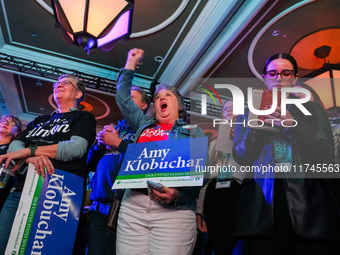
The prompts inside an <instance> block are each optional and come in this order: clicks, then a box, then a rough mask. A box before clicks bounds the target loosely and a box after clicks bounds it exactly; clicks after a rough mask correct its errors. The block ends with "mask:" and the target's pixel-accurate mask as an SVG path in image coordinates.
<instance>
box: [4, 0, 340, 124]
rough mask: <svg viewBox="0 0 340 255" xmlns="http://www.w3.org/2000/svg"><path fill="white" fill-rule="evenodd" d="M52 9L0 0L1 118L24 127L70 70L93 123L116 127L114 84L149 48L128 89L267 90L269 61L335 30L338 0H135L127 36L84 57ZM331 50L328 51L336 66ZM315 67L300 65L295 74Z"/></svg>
mask: <svg viewBox="0 0 340 255" xmlns="http://www.w3.org/2000/svg"><path fill="white" fill-rule="evenodd" d="M49 8H50V1H48V0H45V1H43V0H35V1H34V0H26V1H22V0H1V9H0V25H1V27H0V28H1V32H0V68H1V69H2V71H0V85H1V87H0V89H1V90H0V110H1V114H8V113H11V114H14V115H18V116H21V118H22V119H24V120H27V121H29V120H30V119H32V118H33V117H34V116H36V115H37V114H42V113H48V112H50V111H51V110H53V101H51V99H50V95H51V92H52V90H51V83H52V82H53V81H54V80H55V79H56V78H57V76H58V74H59V73H64V72H73V73H77V74H79V75H80V76H82V77H83V78H84V79H85V80H86V81H88V83H89V85H88V87H89V93H88V94H89V96H88V97H87V98H86V100H85V104H86V105H85V107H86V109H87V110H89V111H92V112H93V113H94V114H95V115H96V117H97V121H98V125H99V126H102V125H104V124H105V123H108V122H112V121H113V122H115V121H116V120H117V119H119V118H120V117H121V114H120V113H119V111H118V109H117V107H116V105H115V103H114V91H115V80H116V77H117V74H118V72H119V69H120V68H121V67H123V66H124V63H125V58H126V54H127V52H128V50H129V49H130V48H133V47H138V48H142V49H144V51H145V57H144V60H143V62H144V63H143V65H141V66H140V67H139V68H138V69H137V71H136V77H135V80H134V83H135V85H138V86H141V87H143V88H145V89H147V90H148V89H149V87H150V84H151V82H152V81H153V80H156V81H159V82H162V83H166V84H170V85H175V86H177V87H178V88H179V90H180V92H181V93H182V94H183V95H185V96H186V97H187V98H189V97H191V98H192V97H194V98H195V97H197V96H198V95H197V93H191V94H190V92H191V91H192V89H191V85H192V83H193V82H192V81H193V80H194V79H197V78H200V77H205V78H237V79H238V81H235V82H236V83H238V84H239V85H240V87H241V89H243V90H245V88H246V87H247V86H253V87H263V84H262V82H261V81H260V80H259V78H260V73H261V69H262V66H263V64H264V62H265V60H266V59H267V58H268V57H269V56H271V55H272V54H275V53H278V52H291V50H292V49H293V47H294V46H295V45H297V44H299V43H300V40H301V39H302V38H304V37H306V36H308V35H310V34H313V33H315V32H317V31H320V30H323V29H328V28H340V19H339V13H340V2H339V1H338V0H320V1H297V0H291V1H289V0H287V1H285V0H276V1H275V0H272V1H269V0H268V1H265V0H258V1H254V0H248V1H247V0H244V1H237V0H210V1H208V0H143V1H141V0H136V1H135V9H134V16H133V27H132V38H131V39H130V40H129V41H121V42H119V43H118V44H117V45H116V46H115V48H113V49H112V50H111V51H101V50H98V49H97V50H94V51H92V52H91V54H90V55H88V54H86V52H85V51H83V50H82V49H81V48H79V47H77V46H76V45H70V44H67V43H66V42H65V41H64V39H63V36H62V32H61V30H59V29H57V28H55V20H54V17H53V16H52V14H51V13H50V12H49V11H48V10H49ZM318 44H322V41H321V42H318ZM319 46H322V45H319ZM330 46H332V45H330ZM333 47H335V46H334V45H333ZM309 51H310V52H309ZM313 51H314V49H307V48H306V51H305V52H304V53H305V54H306V55H307V56H310V60H309V59H308V61H321V62H320V67H321V66H322V63H323V60H320V59H317V58H316V57H314V56H313ZM337 52H338V51H335V50H333V51H331V55H330V57H329V59H330V60H331V61H332V63H339V62H340V56H339V55H338V53H337ZM295 57H297V58H298V57H299V56H295ZM317 63H319V62H317ZM311 71H313V70H311V69H303V68H300V70H299V72H300V76H304V75H306V74H308V73H310V72H311ZM218 92H219V93H220V94H221V96H222V98H224V97H226V96H228V94H227V93H224V92H221V91H218ZM191 110H192V111H194V109H191Z"/></svg>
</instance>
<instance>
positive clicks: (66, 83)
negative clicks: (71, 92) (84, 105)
mask: <svg viewBox="0 0 340 255" xmlns="http://www.w3.org/2000/svg"><path fill="white" fill-rule="evenodd" d="M59 85H61V86H63V87H66V86H68V85H72V86H73V87H74V88H75V89H76V90H79V89H78V88H77V87H76V86H75V85H74V84H73V83H72V82H71V81H69V80H65V81H61V82H60V81H58V82H56V83H54V84H53V88H54V89H55V88H57V87H59Z"/></svg>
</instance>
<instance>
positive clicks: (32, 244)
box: [5, 164, 84, 255]
mask: <svg viewBox="0 0 340 255" xmlns="http://www.w3.org/2000/svg"><path fill="white" fill-rule="evenodd" d="M27 171H28V172H27V176H26V181H25V186H24V189H23V192H22V195H21V198H20V202H19V207H18V210H17V213H16V215H15V219H14V223H13V227H12V231H11V235H10V238H9V241H8V244H7V249H6V252H5V254H31V255H34V254H63V255H66V254H70V255H71V254H72V250H73V244H74V240H75V235H76V231H77V226H78V220H79V214H80V207H81V202H82V195H83V186H84V179H83V178H82V177H80V176H76V175H74V174H71V173H68V172H64V171H61V170H59V169H55V173H54V174H52V175H51V176H50V175H48V174H46V178H43V177H42V176H41V175H38V174H37V172H36V171H35V167H34V165H32V164H30V165H29V168H28V170H27Z"/></svg>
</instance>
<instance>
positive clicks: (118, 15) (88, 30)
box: [51, 0, 134, 54]
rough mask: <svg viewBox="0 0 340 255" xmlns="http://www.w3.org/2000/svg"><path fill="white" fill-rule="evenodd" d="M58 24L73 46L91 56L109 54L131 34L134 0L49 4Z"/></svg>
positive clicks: (61, 0) (56, 1) (60, 0)
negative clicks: (92, 53) (93, 52)
mask: <svg viewBox="0 0 340 255" xmlns="http://www.w3.org/2000/svg"><path fill="white" fill-rule="evenodd" d="M51 3H52V7H53V11H54V17H55V19H56V22H57V24H59V25H60V27H61V28H62V30H63V31H64V32H65V34H67V36H68V37H69V38H70V39H71V40H72V42H73V43H74V44H76V45H78V46H80V47H81V48H83V49H84V50H86V51H87V53H88V54H89V53H90V50H91V49H94V48H100V49H102V50H111V49H112V48H113V47H114V46H115V45H116V43H117V42H118V41H120V40H123V39H128V38H129V37H130V34H131V23H132V12H133V4H134V0H77V1H70V0H51Z"/></svg>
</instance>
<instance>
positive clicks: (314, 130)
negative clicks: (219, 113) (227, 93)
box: [233, 102, 340, 240]
mask: <svg viewBox="0 0 340 255" xmlns="http://www.w3.org/2000/svg"><path fill="white" fill-rule="evenodd" d="M304 106H305V107H306V108H307V109H308V110H309V111H310V112H311V113H312V116H305V115H303V114H302V112H301V111H300V110H299V109H298V108H296V107H295V106H294V105H292V106H290V107H289V108H288V110H289V112H290V113H291V115H292V116H293V117H294V119H295V120H296V121H297V122H298V125H297V126H296V127H290V128H287V129H283V130H281V131H280V132H272V131H268V130H260V129H250V128H247V127H243V126H242V125H236V126H235V137H234V148H233V155H234V159H235V160H236V162H237V163H239V164H240V165H246V166H247V165H248V166H252V165H253V166H260V165H261V164H262V165H267V166H268V165H271V166H274V165H275V163H274V147H273V140H274V139H283V140H284V141H287V142H289V143H290V144H291V151H292V165H295V166H296V167H297V169H298V170H299V171H297V172H298V173H292V172H290V173H280V175H281V176H280V177H281V178H282V179H283V180H282V182H283V185H281V186H280V187H282V188H281V189H283V190H278V188H275V187H274V189H273V192H282V193H283V197H285V198H286V201H285V204H286V205H287V206H286V207H287V210H288V215H289V217H290V220H291V223H292V227H293V230H294V231H295V233H296V234H298V235H299V236H301V237H305V238H316V239H324V240H340V212H339V208H338V206H337V204H336V202H335V199H334V195H333V193H332V190H331V184H330V182H329V180H328V179H327V178H324V177H326V176H325V175H324V174H323V176H321V174H322V173H317V172H315V171H314V172H313V171H309V170H308V171H306V165H304V164H309V166H311V165H315V164H327V166H328V165H329V164H334V142H333V136H332V132H331V129H330V124H329V120H328V118H327V116H326V114H325V112H324V110H323V109H322V108H321V107H320V106H319V105H318V104H316V103H313V102H308V103H306V104H304ZM246 116H248V114H246V115H244V116H239V117H238V120H237V123H239V122H242V121H243V120H245V121H246V123H247V121H248V120H247V117H246ZM300 166H301V167H302V169H301V172H300ZM338 174H339V173H338ZM255 177H258V174H254V173H247V174H246V178H245V179H244V180H243V182H242V184H241V197H240V206H239V213H238V221H237V228H236V235H237V236H269V235H271V233H272V231H273V226H274V219H273V214H274V213H273V210H274V207H275V206H274V205H275V199H273V200H272V201H270V202H268V201H267V200H266V198H265V194H264V193H263V191H262V188H261V186H260V185H259V182H258V181H257V180H258V179H257V178H255ZM275 177H278V174H277V173H275ZM320 177H323V178H320ZM273 183H275V181H274V182H273ZM272 197H274V195H272Z"/></svg>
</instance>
